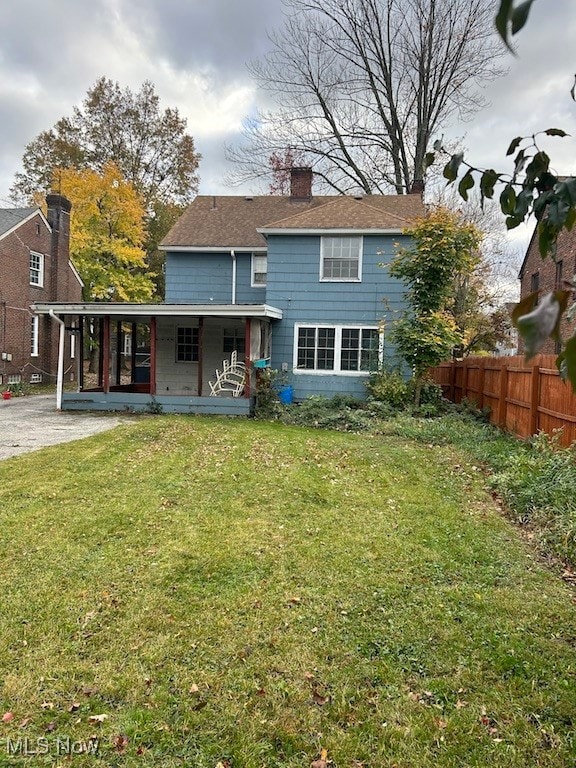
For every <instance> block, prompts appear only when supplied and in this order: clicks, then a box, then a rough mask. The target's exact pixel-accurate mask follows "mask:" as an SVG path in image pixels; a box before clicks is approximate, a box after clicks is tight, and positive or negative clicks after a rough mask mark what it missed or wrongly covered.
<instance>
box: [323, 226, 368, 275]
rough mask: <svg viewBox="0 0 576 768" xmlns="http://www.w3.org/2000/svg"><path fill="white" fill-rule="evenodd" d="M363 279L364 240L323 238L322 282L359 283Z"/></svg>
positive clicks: (357, 238) (358, 238)
mask: <svg viewBox="0 0 576 768" xmlns="http://www.w3.org/2000/svg"><path fill="white" fill-rule="evenodd" d="M361 279H362V238H361V237H323V238H322V242H321V246H320V280H333V281H342V282H359V281H360V280H361Z"/></svg>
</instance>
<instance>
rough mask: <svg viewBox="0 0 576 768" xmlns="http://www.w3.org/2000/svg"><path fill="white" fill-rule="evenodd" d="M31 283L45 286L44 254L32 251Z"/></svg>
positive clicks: (37, 286) (40, 286)
mask: <svg viewBox="0 0 576 768" xmlns="http://www.w3.org/2000/svg"><path fill="white" fill-rule="evenodd" d="M30 285H33V286H34V287H35V288H44V254H43V253H38V252H37V251H30Z"/></svg>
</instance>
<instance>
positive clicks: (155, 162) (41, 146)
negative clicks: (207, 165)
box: [12, 77, 200, 296]
mask: <svg viewBox="0 0 576 768" xmlns="http://www.w3.org/2000/svg"><path fill="white" fill-rule="evenodd" d="M199 160H200V155H199V154H198V153H197V152H196V151H195V148H194V140H193V138H192V137H191V136H190V135H189V134H187V133H186V120H185V119H184V118H182V117H180V115H179V113H178V110H176V109H165V110H162V109H161V108H160V100H159V98H158V96H157V95H156V93H155V91H154V86H153V84H152V83H150V82H145V83H143V85H142V87H141V88H140V90H139V91H137V92H133V91H131V90H130V88H121V86H120V85H119V84H118V83H116V82H113V81H112V80H109V79H107V78H105V77H102V78H100V79H99V80H98V81H97V82H96V83H95V84H94V85H93V86H92V87H91V88H90V89H89V90H88V92H87V94H86V97H85V99H84V101H83V102H82V104H81V106H80V107H78V106H76V107H74V109H73V111H72V115H71V116H68V117H62V118H61V119H60V120H58V121H57V122H56V124H55V125H54V126H53V127H52V128H50V129H49V130H47V131H42V132H41V133H40V134H39V135H38V136H37V137H36V138H35V139H33V140H32V141H31V142H30V143H29V144H28V146H27V147H26V149H25V150H24V155H23V157H22V171H20V172H18V173H17V174H16V177H15V181H14V184H13V186H12V197H13V198H14V199H15V200H19V201H22V200H29V199H31V198H32V197H34V196H35V195H37V194H38V193H41V194H42V195H44V194H45V193H46V192H48V191H49V190H50V189H56V190H58V191H60V190H61V189H62V186H61V182H60V180H59V177H58V173H55V171H56V169H60V170H62V169H76V170H91V171H94V172H96V173H104V172H105V168H106V166H107V164H108V163H111V162H112V163H114V164H115V166H116V167H117V168H118V170H119V172H120V174H121V176H122V178H123V179H125V180H126V181H127V182H129V183H130V184H131V185H132V187H133V188H134V189H135V190H136V192H137V193H138V194H139V195H140V197H141V199H142V201H143V204H144V208H145V216H146V218H145V226H146V235H145V239H144V242H145V248H146V252H147V253H148V257H149V260H150V262H151V263H153V264H154V266H155V268H156V281H157V283H156V293H157V294H158V295H160V296H162V295H163V289H164V285H163V277H162V263H163V257H162V255H161V254H160V253H159V251H158V243H159V242H160V240H161V239H162V238H163V237H164V235H165V234H166V233H167V231H168V230H169V229H170V227H171V226H172V224H173V223H174V221H175V220H176V219H177V218H178V216H179V215H180V213H181V211H182V210H183V207H184V206H185V205H186V204H187V203H189V202H190V201H191V200H192V198H193V197H194V195H195V194H196V192H197V190H198V176H197V169H198V163H199ZM59 172H60V171H59Z"/></svg>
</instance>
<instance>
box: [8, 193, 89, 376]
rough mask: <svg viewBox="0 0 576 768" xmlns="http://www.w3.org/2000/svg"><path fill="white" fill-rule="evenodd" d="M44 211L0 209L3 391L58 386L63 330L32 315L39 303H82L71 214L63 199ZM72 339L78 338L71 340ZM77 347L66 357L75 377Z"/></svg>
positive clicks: (70, 373)
mask: <svg viewBox="0 0 576 768" xmlns="http://www.w3.org/2000/svg"><path fill="white" fill-rule="evenodd" d="M46 202H47V206H48V207H47V216H46V217H45V216H44V214H43V213H42V211H41V210H40V208H3V209H0V386H2V388H3V389H5V388H6V387H7V386H8V385H10V384H17V383H19V382H40V381H54V380H55V379H56V373H57V364H58V326H57V324H56V323H53V322H52V321H51V319H50V317H39V316H38V315H35V314H33V313H32V312H31V311H30V305H31V304H32V303H33V302H35V301H80V300H81V298H82V281H81V279H80V276H79V275H78V273H77V271H76V270H75V269H74V266H73V265H72V263H71V261H70V259H69V244H70V243H69V241H70V209H71V205H70V203H69V201H68V200H67V199H66V198H65V197H63V196H62V195H56V194H51V195H48V196H47V198H46ZM70 338H74V336H73V335H72V336H71V337H70ZM74 354H75V350H74V342H73V341H72V342H69V343H68V344H67V348H66V350H65V355H64V370H65V371H66V379H67V380H70V379H73V378H74V368H73V366H72V356H73V355H74Z"/></svg>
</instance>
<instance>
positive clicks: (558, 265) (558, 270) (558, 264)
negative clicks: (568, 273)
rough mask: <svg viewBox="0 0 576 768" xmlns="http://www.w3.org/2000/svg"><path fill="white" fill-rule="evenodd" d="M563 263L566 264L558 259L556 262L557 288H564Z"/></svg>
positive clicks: (555, 279)
mask: <svg viewBox="0 0 576 768" xmlns="http://www.w3.org/2000/svg"><path fill="white" fill-rule="evenodd" d="M563 265H564V263H563V262H562V261H557V262H556V275H555V278H554V282H555V284H556V288H562V282H563V279H562V267H563Z"/></svg>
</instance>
